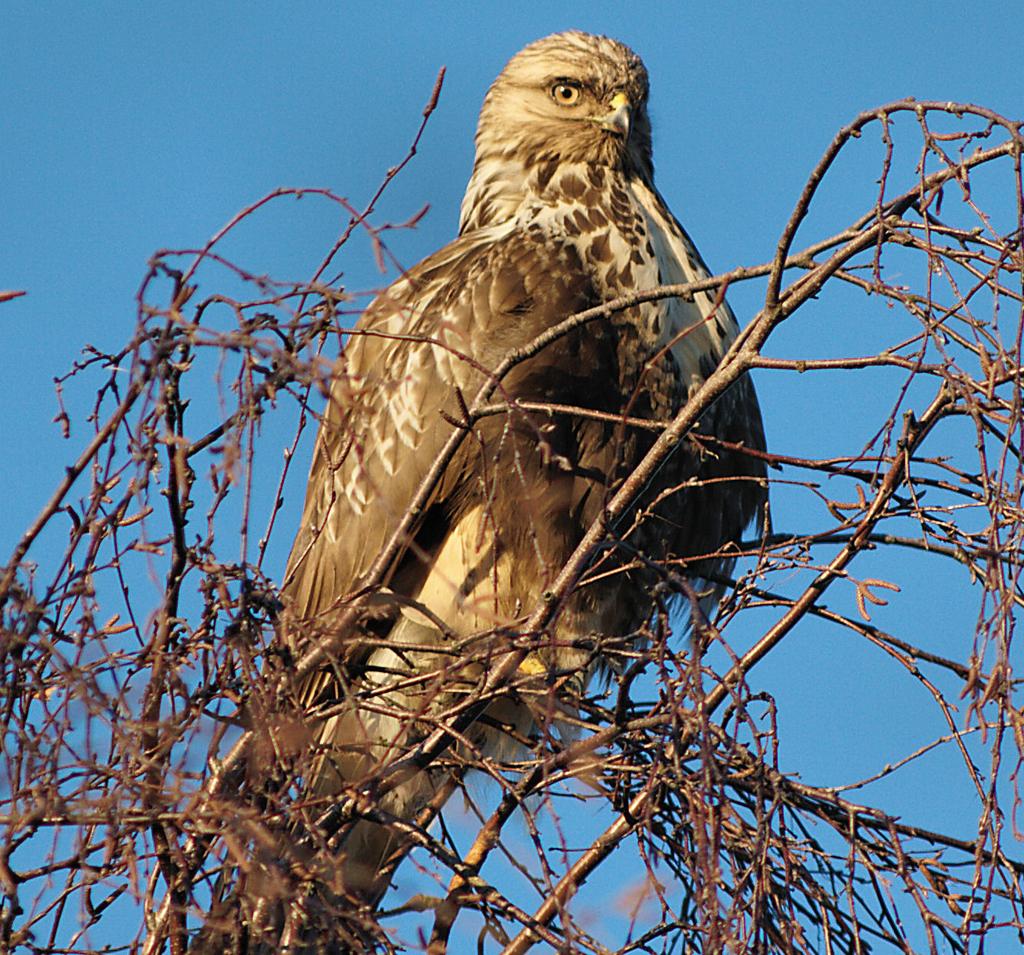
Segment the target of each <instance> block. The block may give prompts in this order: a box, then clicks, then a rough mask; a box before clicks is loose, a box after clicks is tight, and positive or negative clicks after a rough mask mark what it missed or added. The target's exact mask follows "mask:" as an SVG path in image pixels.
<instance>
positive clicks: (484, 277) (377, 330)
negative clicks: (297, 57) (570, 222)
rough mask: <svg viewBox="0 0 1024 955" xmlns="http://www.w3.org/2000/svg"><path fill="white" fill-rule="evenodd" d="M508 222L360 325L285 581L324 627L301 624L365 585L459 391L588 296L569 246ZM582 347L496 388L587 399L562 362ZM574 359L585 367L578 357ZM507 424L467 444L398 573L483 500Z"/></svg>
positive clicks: (329, 415) (336, 607)
mask: <svg viewBox="0 0 1024 955" xmlns="http://www.w3.org/2000/svg"><path fill="white" fill-rule="evenodd" d="M506 231H507V230H501V229H485V230H480V231H478V232H475V233H473V234H471V235H467V236H463V237H461V238H459V239H457V240H456V241H455V242H453V243H451V244H450V245H449V246H447V247H445V248H444V249H442V250H441V251H440V252H438V253H436V254H435V255H433V256H431V257H430V258H428V259H426V260H425V261H424V262H422V263H421V264H420V265H419V266H417V267H416V268H415V269H413V270H412V271H411V272H409V273H408V274H407V275H406V276H405V277H403V278H402V279H400V280H399V281H398V282H396V283H395V284H394V285H393V286H391V287H390V288H389V289H388V290H387V291H386V292H385V293H383V294H382V295H381V296H380V297H379V298H378V299H377V300H376V301H375V302H374V303H373V304H372V305H371V306H370V307H369V308H368V309H367V311H366V313H365V314H364V315H363V317H362V319H361V320H360V322H359V323H358V325H357V326H356V329H355V331H354V332H353V334H352V336H351V338H350V340H349V342H348V345H347V347H346V348H345V352H344V354H343V355H342V357H341V359H340V360H339V362H338V365H337V368H336V371H335V374H334V379H333V383H332V387H331V393H330V400H329V403H328V407H327V410H326V412H325V415H324V420H323V422H322V424H321V428H320V433H319V436H318V439H317V445H316V449H315V452H314V457H313V464H312V467H311V470H310V476H309V483H308V487H307V494H306V502H305V507H304V510H303V516H302V523H301V527H300V530H299V533H298V535H297V538H296V541H295V544H294V546H293V549H292V553H291V557H290V559H289V563H288V569H287V573H286V578H285V583H284V587H283V592H284V596H285V599H286V602H287V604H288V607H289V610H290V612H291V614H292V615H293V616H294V617H295V618H297V619H299V620H302V621H305V622H307V623H312V624H314V626H313V627H311V628H304V629H312V630H316V629H320V628H321V627H327V628H329V627H330V620H331V618H332V617H334V616H336V615H337V614H338V613H339V612H340V611H341V610H342V609H343V606H342V602H343V600H344V598H345V596H346V595H350V594H351V593H353V591H355V590H357V589H358V588H359V587H360V585H361V583H362V581H363V578H364V576H365V575H366V573H367V571H368V569H369V568H370V566H371V565H372V564H373V562H374V560H375V559H376V557H377V555H378V553H379V552H380V550H381V549H382V547H383V546H384V545H385V543H386V541H387V540H388V538H389V537H390V535H391V533H392V531H393V529H394V527H395V525H396V524H397V522H398V521H399V520H400V519H401V517H402V515H403V514H404V513H405V510H406V508H407V507H408V506H409V504H410V502H411V500H412V498H413V496H414V494H415V492H416V490H417V488H418V487H419V485H420V483H421V482H422V480H423V478H424V475H425V474H426V473H427V471H428V470H429V468H430V467H431V465H432V464H433V462H434V460H435V458H436V456H437V454H438V453H439V451H440V450H441V448H442V446H443V444H444V443H445V441H446V440H447V439H448V436H449V434H450V433H451V425H450V424H449V423H448V422H446V421H445V419H444V415H445V414H447V415H448V416H451V417H454V418H459V417H460V416H461V411H460V402H459V398H458V395H457V391H460V392H461V393H462V395H463V396H464V397H465V399H466V400H467V401H469V400H472V398H473V396H474V395H475V393H476V392H477V390H478V389H479V388H480V386H481V384H482V383H483V382H484V381H485V370H487V369H490V368H493V367H494V366H495V365H497V364H498V363H499V362H500V361H501V360H502V358H503V357H504V356H505V355H506V354H507V353H508V352H509V350H511V349H514V348H516V347H518V346H521V345H523V344H525V343H527V342H529V341H531V340H532V339H533V338H534V337H536V335H538V334H540V333H541V332H542V331H543V330H544V329H546V328H547V327H549V326H550V325H551V324H553V323H555V322H557V321H559V320H561V319H562V318H565V317H567V316H569V315H571V314H573V313H574V312H575V311H578V310H580V309H582V308H585V307H587V306H588V305H590V304H592V302H593V293H592V291H591V289H590V287H589V285H588V282H587V280H586V278H585V275H584V270H583V268H582V267H581V264H580V262H579V260H578V258H577V256H576V253H575V251H574V250H573V249H572V247H571V246H569V245H567V244H560V243H553V242H551V241H547V240H545V239H544V238H543V237H541V236H539V235H538V234H536V233H518V232H514V233H510V234H503V233H505V232H506ZM573 347H575V348H576V350H577V351H579V350H580V346H579V336H577V338H576V339H575V346H574V345H573V342H569V343H567V344H561V345H560V346H558V347H555V348H553V349H546V350H545V352H544V353H542V356H540V357H538V358H537V359H533V360H532V361H531V362H527V363H524V365H523V366H520V367H519V368H517V369H516V370H515V371H514V372H513V373H512V374H511V375H510V376H509V377H508V380H507V381H506V382H505V383H504V385H503V388H502V389H501V390H500V391H499V396H500V395H501V394H505V395H508V394H509V393H511V394H518V395H520V396H525V397H529V398H531V399H532V400H545V399H546V400H565V399H567V398H568V399H570V400H572V399H574V398H578V397H579V395H573V394H572V391H573V390H574V389H573V383H574V382H575V383H576V385H582V384H584V383H583V382H582V381H581V380H580V375H579V373H577V374H575V375H574V374H573V373H571V372H570V373H569V374H568V375H567V374H565V371H564V368H565V365H566V363H565V360H564V359H565V358H566V357H567V356H566V355H565V348H569V349H570V350H571V349H572V348H573ZM591 350H592V349H591ZM569 357H570V359H571V356H569ZM589 364H590V365H593V364H594V359H591V361H590V362H589ZM569 367H570V368H573V367H575V368H580V360H579V356H577V358H576V360H575V362H574V363H573V364H572V365H570V366H569ZM587 371H588V372H592V371H596V369H595V368H593V367H591V368H588V369H587ZM559 376H561V378H560V377H559ZM538 379H546V381H547V383H546V384H545V383H543V382H541V381H539V380H538ZM590 380H591V381H592V379H590ZM577 390H578V389H577ZM509 431H510V428H509V423H508V421H507V420H505V419H504V418H495V419H485V420H484V422H483V423H482V424H481V426H480V428H479V434H478V436H477V439H476V440H469V441H467V442H466V443H465V445H464V447H463V449H462V451H461V452H460V454H459V455H458V456H457V457H456V459H455V460H454V461H453V462H452V464H451V466H450V467H449V468H448V471H447V473H446V474H445V476H444V478H443V479H442V481H441V484H440V486H439V487H438V489H437V490H436V492H435V496H434V499H433V501H432V502H431V507H430V511H429V513H428V516H427V517H426V518H425V519H424V521H423V522H422V524H421V527H420V530H419V538H418V539H417V541H416V543H417V545H419V546H418V548H412V549H407V550H406V551H405V552H404V553H403V554H402V556H401V558H400V559H399V561H398V562H397V563H396V565H395V566H394V567H393V568H392V574H391V579H392V580H395V581H397V580H400V579H403V578H406V577H408V576H410V575H412V576H416V570H415V565H417V564H420V563H422V561H420V560H419V559H418V558H417V556H415V553H414V552H415V551H417V550H419V552H420V556H429V552H430V551H436V549H437V548H438V547H439V546H440V545H441V543H442V542H443V538H444V536H445V534H446V533H447V532H448V530H450V527H451V526H453V525H454V523H455V522H456V521H457V519H458V512H459V510H460V509H461V510H464V509H465V508H467V507H469V506H470V505H471V503H472V502H473V501H474V500H476V499H478V498H479V496H480V494H481V493H482V491H481V488H480V486H479V485H480V477H479V475H480V470H479V467H478V464H479V463H480V462H479V461H478V460H476V459H475V458H474V456H477V455H481V454H482V453H485V452H482V451H481V448H484V447H489V446H493V445H495V444H500V445H502V446H503V447H504V446H507V450H508V449H511V448H512V447H513V445H514V444H515V442H514V441H509V440H508V434H509ZM511 431H512V433H516V432H517V431H524V432H530V435H529V441H530V443H531V444H532V446H533V448H534V450H533V451H531V452H530V454H533V455H534V456H535V454H536V450H535V449H536V445H537V440H536V429H535V428H534V427H533V426H532V425H530V424H529V423H521V424H520V425H519V426H513V427H512V429H511ZM563 450H565V449H563ZM527 456H529V455H527ZM484 463H486V462H484ZM493 464H494V462H493V461H492V462H491V465H492V466H493ZM431 514H432V515H434V516H435V518H436V519H435V520H431V517H430V515H431ZM438 515H440V517H438ZM498 526H501V525H500V524H499V525H498ZM423 550H426V551H427V552H428V554H427V555H423V553H422V551H423ZM410 565H413V566H410Z"/></svg>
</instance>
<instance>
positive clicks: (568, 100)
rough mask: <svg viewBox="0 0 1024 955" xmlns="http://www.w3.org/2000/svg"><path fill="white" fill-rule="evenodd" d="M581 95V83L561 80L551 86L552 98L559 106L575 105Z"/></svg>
mask: <svg viewBox="0 0 1024 955" xmlns="http://www.w3.org/2000/svg"><path fill="white" fill-rule="evenodd" d="M581 95H582V94H581V92H580V88H579V85H578V84H576V83H569V82H567V81H566V80H559V81H558V82H557V83H555V85H554V86H552V87H551V98H552V99H553V100H554V101H555V102H556V103H558V105H559V106H575V105H576V104H577V103H578V102H579V101H580V96H581Z"/></svg>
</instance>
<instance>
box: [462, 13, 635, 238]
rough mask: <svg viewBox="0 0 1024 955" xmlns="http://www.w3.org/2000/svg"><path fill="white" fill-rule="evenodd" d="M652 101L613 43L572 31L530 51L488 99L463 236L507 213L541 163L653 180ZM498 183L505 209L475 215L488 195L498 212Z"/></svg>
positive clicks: (512, 63) (628, 57)
mask: <svg viewBox="0 0 1024 955" xmlns="http://www.w3.org/2000/svg"><path fill="white" fill-rule="evenodd" d="M647 94H648V80H647V70H646V69H645V68H644V64H643V61H642V60H641V59H640V57H639V56H637V55H636V54H635V53H634V52H633V51H632V50H631V49H630V48H629V47H627V46H625V45H623V44H622V43H619V42H618V41H616V40H612V39H610V38H608V37H604V36H594V35H592V34H589V33H581V32H579V31H570V32H568V33H556V34H554V35H552V36H548V37H544V38H543V39H541V40H537V41H536V42H534V43H531V44H530V45H529V46H527V47H525V48H524V49H523V50H521V51H520V52H519V53H517V54H516V55H515V56H514V57H512V59H511V60H509V62H508V64H507V65H506V66H505V69H504V70H502V71H501V74H500V75H499V76H498V78H497V79H496V80H495V81H494V83H493V84H492V86H491V88H490V90H489V91H488V93H487V96H486V97H485V99H484V104H483V108H482V109H481V111H480V122H479V124H478V126H477V134H476V162H475V165H474V171H473V180H471V182H470V187H469V189H468V190H467V194H466V203H464V205H463V229H464V230H465V228H466V227H467V223H470V222H471V224H472V225H473V226H474V227H478V226H480V225H483V224H486V222H488V221H495V220H496V219H499V218H500V215H501V212H510V211H511V206H512V202H513V199H514V196H513V192H514V189H515V187H516V185H517V184H522V183H524V182H525V180H526V178H527V176H528V173H529V171H530V170H532V169H535V168H536V167H538V166H539V165H541V164H547V165H550V164H552V163H554V164H558V165H560V164H562V163H582V164H587V165H601V166H607V167H611V168H613V169H616V170H620V171H622V172H623V173H624V174H626V175H639V176H642V177H643V178H644V179H646V180H650V179H651V177H652V175H653V164H652V160H651V126H650V120H649V119H648V116H647ZM499 183H500V184H501V185H502V187H503V188H504V189H505V192H504V193H503V195H504V196H505V200H506V201H504V202H500V203H497V206H500V209H499V208H495V209H493V210H483V209H481V208H477V209H476V210H475V214H474V210H473V209H472V208H468V206H467V204H468V205H469V206H471V205H472V204H473V203H474V202H475V201H476V199H478V198H482V197H484V196H486V197H488V198H490V199H491V200H492V205H495V202H494V200H496V199H497V198H498V196H497V192H496V188H495V187H497V186H498V184H499ZM474 186H476V188H474Z"/></svg>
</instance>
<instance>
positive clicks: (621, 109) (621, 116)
mask: <svg viewBox="0 0 1024 955" xmlns="http://www.w3.org/2000/svg"><path fill="white" fill-rule="evenodd" d="M609 105H610V106H611V108H612V109H611V112H610V113H607V114H605V115H604V116H602V117H601V118H600V119H599V120H598V124H599V125H600V126H601V128H602V129H607V130H608V131H609V132H612V133H617V134H618V135H619V136H621V137H622V138H623V139H626V138H627V137H628V136H629V111H630V109H631V106H630V102H629V98H628V97H627V96H626V94H625V93H616V94H615V95H614V96H613V97H612V101H611V103H610V104H609Z"/></svg>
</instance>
